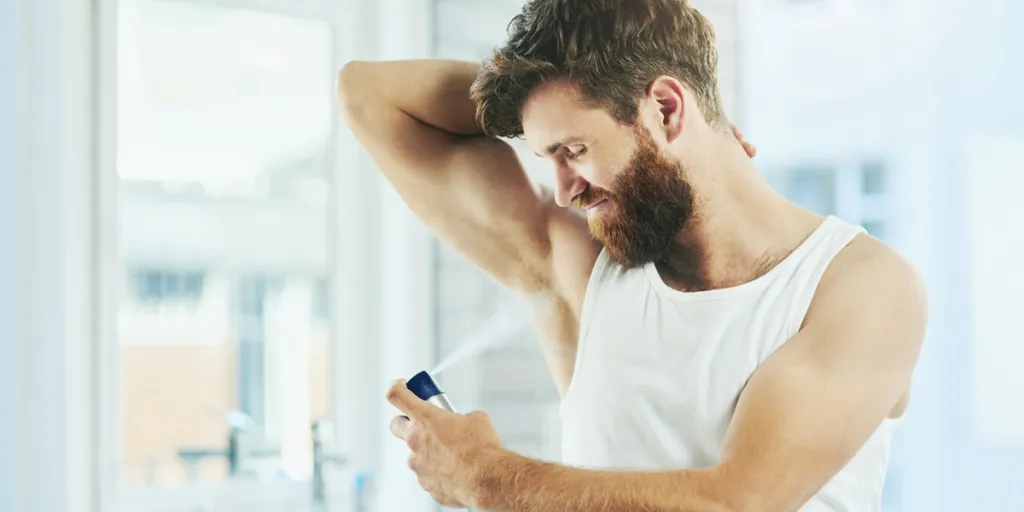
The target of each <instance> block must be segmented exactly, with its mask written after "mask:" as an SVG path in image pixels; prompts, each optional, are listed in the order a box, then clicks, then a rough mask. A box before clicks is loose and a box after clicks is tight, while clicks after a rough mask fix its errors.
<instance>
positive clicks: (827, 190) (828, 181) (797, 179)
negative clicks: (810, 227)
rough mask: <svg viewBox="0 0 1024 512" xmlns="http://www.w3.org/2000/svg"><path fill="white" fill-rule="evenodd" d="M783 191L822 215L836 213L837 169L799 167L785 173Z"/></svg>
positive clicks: (792, 198)
mask: <svg viewBox="0 0 1024 512" xmlns="http://www.w3.org/2000/svg"><path fill="white" fill-rule="evenodd" d="M783 180H784V181H783V193H784V194H785V195H786V196H787V197H789V198H790V199H791V200H792V201H794V202H795V203H797V204H799V205H801V206H803V207H805V208H807V209H809V210H813V211H815V212H817V213H819V214H821V215H831V214H834V213H836V192H835V169H834V168H831V167H798V168H794V169H792V170H790V171H788V172H786V173H785V176H784V178H783Z"/></svg>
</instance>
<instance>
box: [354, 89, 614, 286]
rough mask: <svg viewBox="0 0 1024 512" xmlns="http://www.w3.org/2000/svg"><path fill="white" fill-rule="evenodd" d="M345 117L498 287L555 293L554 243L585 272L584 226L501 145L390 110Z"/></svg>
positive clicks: (416, 207)
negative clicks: (549, 195) (558, 206)
mask: <svg viewBox="0 0 1024 512" xmlns="http://www.w3.org/2000/svg"><path fill="white" fill-rule="evenodd" d="M348 116H349V119H350V124H351V125H352V127H353V131H354V132H355V135H356V136H357V138H359V140H360V142H361V143H362V144H363V146H364V147H366V149H367V150H368V151H369V153H370V154H371V156H372V157H373V159H374V162H375V163H376V164H377V166H378V167H380V168H381V171H382V172H383V174H384V175H385V177H386V178H387V179H388V181H389V182H390V183H391V185H392V186H393V187H394V188H395V189H396V191H397V192H398V193H399V194H400V195H401V196H402V199H403V200H404V201H405V203H406V204H407V205H408V206H409V208H410V209H411V210H412V211H413V212H414V213H415V214H416V215H417V216H418V217H419V218H420V219H421V220H423V222H424V223H426V224H427V225H428V227H430V229H431V230H432V231H433V232H434V233H435V234H437V235H438V237H439V238H441V239H442V240H444V241H446V242H448V243H450V244H451V245H453V246H454V247H455V248H456V249H457V250H459V252H461V253H462V254H464V255H465V256H466V257H468V258H469V259H470V260H471V261H473V263H475V264H476V265H477V266H479V267H480V268H481V269H483V270H484V271H485V272H487V273H488V274H490V275H491V276H493V277H494V278H495V279H497V280H498V281H500V282H501V283H503V284H505V285H507V286H510V287H512V288H515V289H519V290H522V291H538V290H551V289H552V288H555V287H557V286H558V283H556V282H555V276H554V270H553V265H554V262H553V261H552V257H553V253H554V248H553V244H554V245H563V246H564V245H568V246H578V247H569V248H568V252H569V253H570V254H573V255H574V256H573V258H575V259H578V260H580V262H581V264H583V265H584V266H585V263H586V260H587V258H588V257H590V256H589V254H588V252H593V251H592V250H588V249H590V247H589V236H588V234H587V231H586V223H585V222H584V221H583V220H582V219H577V220H573V219H571V218H569V217H568V216H571V215H572V214H571V212H568V211H564V210H560V209H558V208H556V207H554V205H553V204H552V203H551V201H550V198H549V197H547V196H545V195H543V194H541V193H540V190H539V189H538V188H537V187H535V186H534V184H533V183H532V182H531V181H530V179H529V178H528V176H527V175H526V172H525V171H524V170H523V168H522V165H521V164H520V162H519V159H518V157H517V156H516V153H515V151H514V150H513V149H512V147H511V146H509V145H508V144H507V143H505V142H504V141H501V140H498V139H492V138H487V137H483V136H463V135H457V134H452V133H448V132H445V131H444V130H441V129H439V128H436V127H433V126H430V125H427V124H425V123H423V122H421V121H419V120H417V119H416V118H414V117H412V116H411V115H409V114H406V113H405V112H403V111H401V110H399V109H397V108H394V107H392V106H389V105H372V104H368V103H361V104H359V105H358V106H356V107H350V109H349V111H348ZM573 223H575V227H574V228H573V227H571V226H570V228H569V229H566V226H567V224H568V225H572V224H573ZM563 252H566V251H563ZM593 254H594V256H595V257H596V252H593ZM590 261H591V262H592V261H593V259H591V260H590ZM551 291H553V290H551Z"/></svg>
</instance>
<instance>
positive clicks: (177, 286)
mask: <svg viewBox="0 0 1024 512" xmlns="http://www.w3.org/2000/svg"><path fill="white" fill-rule="evenodd" d="M205 277H206V274H205V272H203V271H162V270H153V269H143V270H136V271H135V272H133V273H132V275H131V276H130V278H129V279H130V280H131V281H133V282H134V283H135V300H137V301H138V302H140V303H144V304H157V305H159V304H168V303H181V304H188V305H192V306H194V305H196V304H197V303H198V302H199V301H200V300H201V299H202V296H203V281H204V279H205Z"/></svg>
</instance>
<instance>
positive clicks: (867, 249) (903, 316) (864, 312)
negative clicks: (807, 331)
mask: <svg viewBox="0 0 1024 512" xmlns="http://www.w3.org/2000/svg"><path fill="white" fill-rule="evenodd" d="M926 312H927V291H926V288H925V283H924V279H923V277H922V276H921V273H920V272H919V271H918V269H917V268H916V267H915V266H914V265H913V263H911V262H910V260H908V259H907V258H906V257H904V256H903V255H902V254H900V253H899V252H898V251H896V250H895V249H894V248H892V247H890V246H889V245H887V244H885V243H884V242H882V241H880V240H878V239H877V238H875V237H872V236H870V235H867V234H860V235H857V236H856V237H854V239H853V240H852V241H851V242H850V243H849V244H848V245H847V246H846V247H845V248H843V249H842V250H841V251H840V252H839V254H837V255H836V257H835V258H834V259H833V260H832V262H831V263H830V264H829V266H828V268H827V269H826V270H825V274H824V275H823V276H822V278H821V281H820V283H819V284H818V289H817V291H816V292H815V294H814V298H813V300H812V301H811V306H810V308H809V309H808V312H807V319H806V320H805V324H807V325H810V324H811V323H817V324H819V325H826V326H842V325H844V324H847V323H850V322H858V321H877V320H879V319H887V320H891V321H895V322H900V323H914V324H923V323H924V322H925V317H926Z"/></svg>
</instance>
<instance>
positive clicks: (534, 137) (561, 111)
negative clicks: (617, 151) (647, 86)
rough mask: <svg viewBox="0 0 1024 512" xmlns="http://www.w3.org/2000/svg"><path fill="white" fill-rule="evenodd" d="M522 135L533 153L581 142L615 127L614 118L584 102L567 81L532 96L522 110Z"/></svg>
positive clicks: (543, 86)
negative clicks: (602, 130) (600, 131)
mask: <svg viewBox="0 0 1024 512" xmlns="http://www.w3.org/2000/svg"><path fill="white" fill-rule="evenodd" d="M522 122H523V123H522V124H523V132H524V135H525V137H526V141H527V142H528V143H529V145H530V147H531V148H533V150H534V152H536V153H538V154H548V153H550V152H552V151H551V150H552V149H557V146H561V145H570V144H573V143H580V142H582V141H584V140H585V139H587V138H588V137H591V136H593V134H594V133H595V132H596V131H598V130H600V129H603V128H605V125H614V119H613V118H612V117H611V115H610V114H609V113H607V112H605V111H604V110H602V109H600V108H596V107H594V106H592V105H589V104H587V103H586V102H584V101H583V99H582V97H581V96H580V95H579V93H577V92H576V90H575V88H573V87H572V86H570V85H569V84H568V83H567V82H554V83H545V84H544V85H541V86H540V87H538V88H537V89H536V90H534V91H533V92H531V93H530V96H529V97H528V98H527V100H526V102H525V103H524V104H523V109H522Z"/></svg>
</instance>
